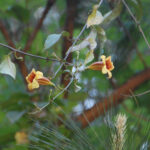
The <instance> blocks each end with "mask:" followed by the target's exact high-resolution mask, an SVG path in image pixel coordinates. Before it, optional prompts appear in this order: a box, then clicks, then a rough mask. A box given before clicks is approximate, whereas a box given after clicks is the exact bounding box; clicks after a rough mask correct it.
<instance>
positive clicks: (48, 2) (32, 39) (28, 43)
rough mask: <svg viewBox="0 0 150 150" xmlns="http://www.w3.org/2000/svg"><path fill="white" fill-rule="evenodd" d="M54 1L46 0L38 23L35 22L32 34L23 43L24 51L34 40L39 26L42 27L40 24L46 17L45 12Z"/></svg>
mask: <svg viewBox="0 0 150 150" xmlns="http://www.w3.org/2000/svg"><path fill="white" fill-rule="evenodd" d="M54 2H55V0H48V1H47V4H46V7H45V10H44V12H43V14H42V16H41V18H40V20H39V21H38V23H37V25H36V27H35V29H34V31H33V32H32V34H31V35H30V37H29V39H28V41H27V43H26V45H25V48H24V51H25V52H26V51H28V50H29V49H30V47H31V45H32V43H33V41H34V39H35V37H36V35H37V33H38V31H39V30H40V28H41V27H42V24H43V21H44V19H45V18H46V16H47V14H48V12H49V10H50V8H51V7H52V6H53V4H54Z"/></svg>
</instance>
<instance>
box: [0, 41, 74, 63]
mask: <svg viewBox="0 0 150 150" xmlns="http://www.w3.org/2000/svg"><path fill="white" fill-rule="evenodd" d="M0 46H3V47H6V48H8V49H10V50H11V51H13V52H17V53H20V54H23V55H27V56H30V57H35V58H38V59H43V60H46V61H57V62H62V61H61V60H58V59H54V58H48V57H43V56H38V55H33V54H30V53H26V52H24V51H20V50H18V49H15V48H13V47H10V46H8V45H5V44H2V43H0ZM63 63H65V64H68V65H72V64H71V63H68V62H63Z"/></svg>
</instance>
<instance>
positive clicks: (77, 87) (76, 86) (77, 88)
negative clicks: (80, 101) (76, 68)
mask: <svg viewBox="0 0 150 150" xmlns="http://www.w3.org/2000/svg"><path fill="white" fill-rule="evenodd" d="M74 86H75V92H76V93H77V92H79V91H80V90H81V89H82V87H81V86H79V85H77V84H74Z"/></svg>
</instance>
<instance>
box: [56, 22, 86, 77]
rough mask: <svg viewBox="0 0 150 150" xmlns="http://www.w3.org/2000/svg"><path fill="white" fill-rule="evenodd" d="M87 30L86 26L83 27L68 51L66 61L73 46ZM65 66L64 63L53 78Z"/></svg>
mask: <svg viewBox="0 0 150 150" xmlns="http://www.w3.org/2000/svg"><path fill="white" fill-rule="evenodd" d="M85 29H86V24H85V25H84V26H83V28H82V30H81V32H80V33H79V35H78V37H77V38H76V39H75V41H74V42H73V44H72V46H71V47H70V48H69V49H68V51H67V53H66V56H65V58H64V61H65V60H66V59H67V58H68V56H69V54H70V52H71V50H72V48H73V46H74V45H75V44H76V43H77V41H78V39H79V38H80V36H81V35H82V33H83V32H84V30H85ZM63 65H64V63H62V64H61V65H60V67H59V68H58V69H57V70H56V72H55V74H54V77H53V78H55V77H56V75H57V73H58V72H59V71H60V69H61V68H62V66H63Z"/></svg>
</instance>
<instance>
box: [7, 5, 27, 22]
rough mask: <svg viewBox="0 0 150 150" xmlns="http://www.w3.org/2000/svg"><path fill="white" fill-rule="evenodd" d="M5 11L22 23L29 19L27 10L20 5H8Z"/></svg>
mask: <svg viewBox="0 0 150 150" xmlns="http://www.w3.org/2000/svg"><path fill="white" fill-rule="evenodd" d="M6 13H7V14H8V15H10V16H13V17H15V18H16V19H18V20H20V21H21V22H24V23H27V22H28V21H29V19H30V12H29V10H28V9H26V8H24V7H22V6H20V5H14V6H11V7H9V9H8V10H7V11H6Z"/></svg>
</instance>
